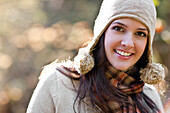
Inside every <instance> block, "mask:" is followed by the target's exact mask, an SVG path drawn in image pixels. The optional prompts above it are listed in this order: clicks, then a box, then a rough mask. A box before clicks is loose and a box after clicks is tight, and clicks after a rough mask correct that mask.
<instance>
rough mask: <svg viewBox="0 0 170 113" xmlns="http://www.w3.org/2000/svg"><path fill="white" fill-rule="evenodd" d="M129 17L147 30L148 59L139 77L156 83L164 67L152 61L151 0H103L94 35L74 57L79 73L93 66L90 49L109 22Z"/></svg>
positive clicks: (161, 75) (154, 15)
mask: <svg viewBox="0 0 170 113" xmlns="http://www.w3.org/2000/svg"><path fill="white" fill-rule="evenodd" d="M123 17H129V18H133V19H136V20H138V21H139V22H141V23H143V24H144V25H145V26H146V27H147V28H148V30H149V42H148V52H147V54H148V60H149V63H148V65H147V67H146V68H145V69H141V71H140V73H141V79H142V80H143V81H144V82H146V83H149V84H156V83H159V82H160V81H162V80H163V79H164V77H165V74H164V68H163V67H162V66H161V65H160V64H157V63H152V56H153V55H152V42H153V38H154V34H155V24H156V9H155V6H154V3H153V1H152V0H103V3H102V5H101V8H100V11H99V14H98V17H97V19H96V21H95V25H94V37H93V39H92V41H91V42H90V43H89V45H88V46H87V47H85V48H81V49H79V52H78V55H77V56H76V57H75V58H74V67H75V69H76V70H77V72H78V73H80V74H86V73H88V72H89V71H90V70H91V69H92V68H93V67H94V65H95V64H94V58H93V55H92V52H91V51H92V50H93V48H94V47H95V46H96V44H97V43H98V40H99V39H100V37H101V35H102V34H103V33H104V31H105V30H106V29H107V27H108V26H109V25H110V23H111V22H113V21H114V20H116V19H118V18H123Z"/></svg>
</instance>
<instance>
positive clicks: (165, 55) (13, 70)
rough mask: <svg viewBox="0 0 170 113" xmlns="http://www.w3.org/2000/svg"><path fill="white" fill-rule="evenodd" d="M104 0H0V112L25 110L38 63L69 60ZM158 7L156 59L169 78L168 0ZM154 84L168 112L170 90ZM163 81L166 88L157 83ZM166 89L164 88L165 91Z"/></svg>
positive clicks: (158, 1) (158, 0)
mask: <svg viewBox="0 0 170 113" xmlns="http://www.w3.org/2000/svg"><path fill="white" fill-rule="evenodd" d="M101 1H102V0H0V113H25V112H26V108H27V105H28V102H29V100H30V98H31V95H32V93H33V90H34V88H35V86H36V84H37V82H38V76H39V74H40V72H41V70H42V67H43V66H44V65H46V64H49V63H51V62H52V61H54V60H55V59H57V58H58V59H59V60H64V59H67V58H70V59H72V58H73V57H74V56H75V54H76V53H77V48H79V47H80V46H81V45H82V44H83V43H84V42H86V41H87V40H88V39H89V37H92V36H93V35H92V29H93V24H94V20H95V18H96V16H97V13H98V9H99V6H100V4H101ZM154 3H155V5H156V8H157V11H158V19H157V26H156V36H155V39H154V45H153V48H154V61H155V62H160V63H162V64H163V65H164V67H165V69H166V82H167V84H168V83H169V82H170V81H169V80H170V73H168V69H170V10H169V9H170V0H154ZM167 84H160V85H159V86H157V88H158V91H159V92H160V94H162V93H164V95H162V96H161V97H162V101H163V104H164V109H165V111H166V113H168V112H170V99H169V98H170V90H169V86H168V85H167ZM161 85H163V87H164V88H160V86H161ZM165 89H168V90H166V91H165Z"/></svg>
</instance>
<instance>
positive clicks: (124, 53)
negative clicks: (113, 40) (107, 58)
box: [114, 49, 133, 57]
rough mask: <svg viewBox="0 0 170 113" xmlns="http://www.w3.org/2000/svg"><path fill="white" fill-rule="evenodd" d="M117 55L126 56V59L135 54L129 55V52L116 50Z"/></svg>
mask: <svg viewBox="0 0 170 113" xmlns="http://www.w3.org/2000/svg"><path fill="white" fill-rule="evenodd" d="M114 51H115V52H116V53H117V54H119V55H121V56H126V57H128V56H131V55H132V54H133V53H127V52H124V51H120V50H117V49H115V50H114Z"/></svg>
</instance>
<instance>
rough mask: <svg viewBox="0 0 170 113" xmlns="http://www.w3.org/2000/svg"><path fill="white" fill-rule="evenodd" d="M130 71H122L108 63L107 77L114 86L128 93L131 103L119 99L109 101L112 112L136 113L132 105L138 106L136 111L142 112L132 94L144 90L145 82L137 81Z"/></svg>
mask: <svg viewBox="0 0 170 113" xmlns="http://www.w3.org/2000/svg"><path fill="white" fill-rule="evenodd" d="M128 73H130V71H127V72H122V71H119V70H116V69H115V68H114V67H113V66H111V65H107V68H106V71H105V74H106V77H107V79H108V80H109V81H110V84H111V85H112V86H113V87H115V88H117V89H118V90H119V91H122V92H123V93H125V94H127V95H128V101H129V102H130V103H131V104H127V103H120V102H117V101H111V102H110V101H109V102H108V104H109V107H110V109H111V111H112V113H134V111H133V110H132V105H133V107H135V108H136V111H135V112H137V113H140V111H139V109H138V108H137V106H136V105H135V104H134V102H133V100H132V98H131V97H130V95H131V94H138V93H140V92H141V91H142V90H143V86H144V83H143V82H142V81H136V80H135V79H134V78H133V77H131V76H130V75H128Z"/></svg>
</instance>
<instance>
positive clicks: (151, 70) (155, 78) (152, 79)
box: [140, 63, 165, 84]
mask: <svg viewBox="0 0 170 113" xmlns="http://www.w3.org/2000/svg"><path fill="white" fill-rule="evenodd" d="M140 74H141V76H140V78H141V80H143V81H144V82H145V83H148V84H158V83H160V82H161V81H162V80H164V78H165V71H164V68H163V67H162V65H161V64H158V63H149V64H148V65H147V67H146V68H144V69H141V70H140Z"/></svg>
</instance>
